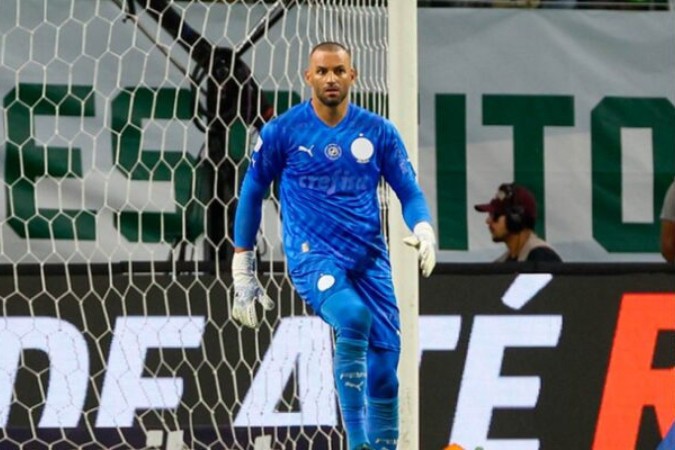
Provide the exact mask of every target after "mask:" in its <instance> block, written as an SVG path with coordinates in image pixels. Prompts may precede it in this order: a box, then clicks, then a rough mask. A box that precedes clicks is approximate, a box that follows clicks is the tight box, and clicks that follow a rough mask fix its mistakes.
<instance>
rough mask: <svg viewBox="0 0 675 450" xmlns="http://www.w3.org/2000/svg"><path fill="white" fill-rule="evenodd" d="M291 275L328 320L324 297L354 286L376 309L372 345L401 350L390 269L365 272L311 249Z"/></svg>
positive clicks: (371, 333)
mask: <svg viewBox="0 0 675 450" xmlns="http://www.w3.org/2000/svg"><path fill="white" fill-rule="evenodd" d="M290 275H291V279H292V280H293V284H294V285H295V289H296V291H297V292H298V294H300V296H301V297H302V299H303V300H304V301H305V302H307V303H308V304H309V305H310V306H311V307H312V309H313V310H314V312H316V314H317V315H318V316H319V317H321V318H322V319H324V320H325V318H324V317H323V315H322V314H321V306H322V305H323V303H324V301H325V300H326V299H327V298H329V297H330V296H331V295H333V294H334V293H336V292H339V291H342V290H345V289H348V290H351V291H352V292H353V294H354V297H355V298H358V299H360V301H362V302H363V303H364V305H366V307H367V308H368V309H369V310H370V312H371V313H372V325H371V328H370V336H369V339H368V342H369V345H371V346H373V347H375V348H380V349H386V350H395V351H400V350H401V333H400V329H401V321H400V317H399V310H398V306H397V304H396V297H395V295H394V284H393V282H392V279H391V272H390V271H389V270H383V269H380V268H376V267H375V266H373V267H372V268H369V269H366V270H364V271H362V272H361V271H360V272H355V271H348V270H346V269H344V268H342V267H341V266H340V265H339V263H337V262H336V261H334V260H333V259H331V258H330V256H327V255H321V254H313V253H310V254H304V255H302V256H301V257H300V258H298V260H297V261H296V264H294V268H293V269H292V270H291V272H290Z"/></svg>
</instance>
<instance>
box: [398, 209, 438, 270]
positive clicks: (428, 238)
mask: <svg viewBox="0 0 675 450" xmlns="http://www.w3.org/2000/svg"><path fill="white" fill-rule="evenodd" d="M403 242H405V243H406V244H408V245H409V246H411V247H413V248H415V249H417V255H418V256H419V259H420V269H422V275H423V276H424V277H428V276H429V275H431V272H432V271H433V270H434V266H435V265H436V234H435V233H434V229H433V228H432V227H431V224H430V223H429V222H420V223H418V224H417V225H415V229H413V235H412V236H408V237H407V238H403Z"/></svg>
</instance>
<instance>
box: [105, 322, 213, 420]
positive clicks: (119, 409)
mask: <svg viewBox="0 0 675 450" xmlns="http://www.w3.org/2000/svg"><path fill="white" fill-rule="evenodd" d="M204 325H205V320H204V317H195V316H193V317H187V316H186V317H182V316H173V317H145V316H140V317H118V318H117V320H116V321H115V329H114V332H113V341H112V344H111V346H110V356H109V358H108V370H107V372H106V376H105V380H104V382H103V390H102V393H101V404H100V408H99V412H98V416H97V418H96V426H97V427H131V426H132V425H133V421H134V414H135V412H136V409H140V408H175V407H177V406H178V404H179V402H180V399H181V396H182V395H183V380H182V379H176V378H166V377H162V378H160V377H156V378H143V377H142V374H143V366H144V363H145V356H146V353H147V351H148V349H149V348H194V347H198V346H199V345H200V343H201V340H202V335H203V333H204Z"/></svg>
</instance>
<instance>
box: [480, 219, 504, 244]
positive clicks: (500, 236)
mask: <svg viewBox="0 0 675 450" xmlns="http://www.w3.org/2000/svg"><path fill="white" fill-rule="evenodd" d="M485 223H486V224H487V226H488V229H489V230H490V234H491V235H492V242H504V241H505V240H506V238H507V236H508V235H509V229H508V228H507V226H506V216H505V215H504V214H493V213H490V214H488V215H487V218H486V219H485Z"/></svg>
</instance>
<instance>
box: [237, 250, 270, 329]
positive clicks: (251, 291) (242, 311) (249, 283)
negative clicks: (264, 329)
mask: <svg viewBox="0 0 675 450" xmlns="http://www.w3.org/2000/svg"><path fill="white" fill-rule="evenodd" d="M232 279H233V280H234V304H233V306H232V317H233V318H234V319H235V320H237V321H239V322H241V324H242V325H245V326H247V327H251V328H258V325H260V322H259V321H258V314H257V313H256V311H255V302H256V301H258V302H260V304H261V305H262V307H263V309H264V310H265V311H269V310H271V309H274V302H273V301H272V299H271V298H269V297H268V296H267V294H265V291H264V290H263V288H262V286H260V282H259V281H258V279H257V278H256V276H255V253H253V252H252V251H244V252H239V253H235V254H234V256H233V258H232Z"/></svg>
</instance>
